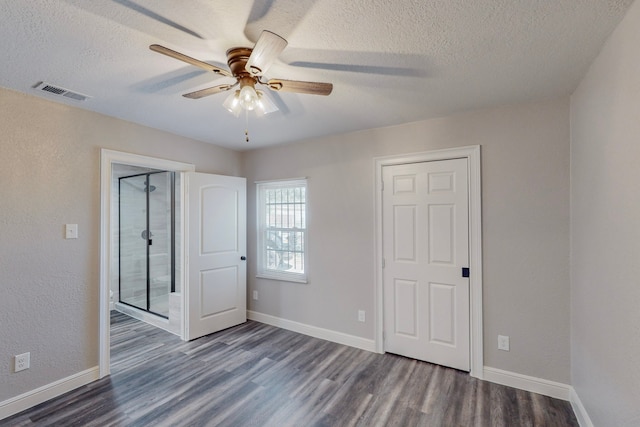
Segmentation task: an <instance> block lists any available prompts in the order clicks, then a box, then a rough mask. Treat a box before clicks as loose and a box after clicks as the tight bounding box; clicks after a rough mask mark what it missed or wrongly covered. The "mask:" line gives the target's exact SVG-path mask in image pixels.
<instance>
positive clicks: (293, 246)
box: [257, 179, 307, 283]
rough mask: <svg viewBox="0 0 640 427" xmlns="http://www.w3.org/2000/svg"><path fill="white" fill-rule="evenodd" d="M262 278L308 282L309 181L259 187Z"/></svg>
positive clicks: (277, 183) (273, 183) (260, 184)
mask: <svg viewBox="0 0 640 427" xmlns="http://www.w3.org/2000/svg"><path fill="white" fill-rule="evenodd" d="M257 197H258V204H257V205H258V277H265V278H269V279H278V280H288V281H293V282H303V283H306V282H307V259H306V250H305V248H306V245H307V218H306V216H307V215H306V214H307V208H306V206H307V180H306V179H297V180H291V181H272V182H263V183H258V184H257Z"/></svg>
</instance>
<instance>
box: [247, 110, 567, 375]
mask: <svg viewBox="0 0 640 427" xmlns="http://www.w3.org/2000/svg"><path fill="white" fill-rule="evenodd" d="M474 144H480V145H481V146H482V180H483V182H482V192H483V193H482V197H483V227H482V231H483V251H484V252H483V255H484V277H483V279H484V328H485V332H484V340H485V350H484V357H485V365H488V366H491V367H495V368H499V369H504V370H508V371H513V372H518V373H522V374H526V375H532V376H534V377H540V378H545V379H549V380H553V381H559V382H562V383H568V382H569V357H570V356H569V100H568V99H567V98H563V99H558V100H553V101H548V102H543V103H537V104H528V105H520V106H510V107H505V108H499V109H487V110H480V111H475V112H471V113H465V114H458V115H455V116H451V117H447V118H441V119H433V120H426V121H421V122H416V123H411V124H407V125H402V126H395V127H387V128H381V129H372V130H367V131H363V132H358V133H351V134H346V135H338V136H334V137H328V138H322V139H316V140H310V141H305V142H301V143H298V144H295V145H286V146H277V147H274V148H265V149H259V150H254V151H249V152H245V153H244V154H243V171H244V174H245V176H246V177H247V182H248V183H249V185H248V217H247V218H248V224H255V221H256V218H255V185H254V184H253V182H254V181H256V180H269V179H277V178H296V177H302V176H306V177H308V179H309V181H308V186H309V190H308V194H309V207H308V209H309V215H308V218H309V220H308V227H309V232H308V233H309V240H308V242H309V249H308V250H309V283H308V284H298V283H287V282H279V281H274V280H266V279H257V278H256V277H255V267H256V266H255V259H256V253H255V246H256V245H255V242H256V235H255V230H254V228H253V227H249V230H248V247H249V248H250V251H251V252H250V255H251V257H250V261H251V262H249V264H248V266H249V274H248V280H249V293H248V295H251V291H252V290H258V291H259V300H258V301H253V300H251V299H249V301H248V303H249V309H250V310H254V311H257V312H260V313H265V314H269V315H272V316H277V317H280V318H284V319H288V320H292V321H296V322H301V323H304V324H308V325H313V326H317V327H320V328H326V329H330V330H333V331H339V332H343V333H346V334H351V335H355V336H358V337H363V338H369V339H373V338H374V316H373V314H374V292H375V286H374V253H373V251H374V200H373V196H374V179H373V178H374V168H373V162H374V160H373V159H374V157H376V156H385V155H392V154H402V153H410V152H418V151H427V150H434V149H439V148H447V147H459V146H465V145H474ZM358 309H364V310H366V312H367V321H366V323H359V322H358V321H357V311H358ZM498 334H503V335H509V336H510V337H511V351H510V352H503V351H498V350H497V335H498Z"/></svg>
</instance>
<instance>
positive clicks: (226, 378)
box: [0, 312, 578, 427]
mask: <svg viewBox="0 0 640 427" xmlns="http://www.w3.org/2000/svg"><path fill="white" fill-rule="evenodd" d="M111 334H112V350H111V353H112V359H111V361H112V367H111V369H112V374H111V376H110V377H107V378H104V379H102V380H100V381H96V382H93V383H91V384H89V385H86V386H84V387H81V388H79V389H77V390H74V391H72V392H69V393H67V394H65V395H63V396H60V397H59V398H56V399H53V400H51V401H49V402H46V403H43V404H41V405H39V406H37V407H35V408H32V409H30V410H28V411H25V412H22V413H20V414H18V415H15V416H14V417H12V418H9V419H6V420H3V421H0V425H3V426H4V425H10V426H32V425H37V426H205V425H216V426H218V425H220V426H278V427H279V426H438V427H439V426H447V427H448V426H491V427H494V426H509V427H512V426H577V425H578V424H577V422H576V419H575V417H574V415H573V412H572V411H571V407H570V405H569V403H568V402H564V401H561V400H557V399H552V398H549V397H545V396H541V395H538V394H534V393H528V392H524V391H521V390H516V389H513V388H510V387H504V386H500V385H497V384H492V383H489V382H485V381H480V380H477V379H475V378H471V377H470V376H469V375H468V374H466V373H463V372H460V371H456V370H453V369H448V368H443V367H441V366H437V365H432V364H429V363H424V362H418V361H415V360H411V359H407V358H404V357H400V356H395V355H392V354H384V355H381V354H375V353H370V352H367V351H363V350H358V349H355V348H351V347H347V346H343V345H339V344H334V343H331V342H328V341H323V340H319V339H315V338H310V337H307V336H304V335H300V334H296V333H294V332H290V331H286V330H283V329H278V328H275V327H271V326H268V325H264V324H261V323H257V322H252V321H249V322H247V323H245V324H243V325H240V326H237V327H235V328H231V329H228V330H226V331H222V332H219V333H217V334H212V335H209V336H207V337H203V338H200V339H197V340H194V341H191V342H183V341H180V339H179V338H178V337H176V336H174V335H171V334H169V333H168V332H165V331H163V330H160V329H157V328H154V327H152V326H149V325H147V324H145V323H142V322H140V321H137V320H134V319H132V318H130V317H127V316H125V315H122V314H120V313H115V312H114V314H112V328H111Z"/></svg>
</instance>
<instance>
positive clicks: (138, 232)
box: [119, 175, 147, 310]
mask: <svg viewBox="0 0 640 427" xmlns="http://www.w3.org/2000/svg"><path fill="white" fill-rule="evenodd" d="M146 180H147V176H146V175H138V176H132V177H128V178H120V212H119V218H120V260H119V261H120V301H121V302H123V303H125V304H129V305H132V306H134V307H137V308H140V309H142V310H146V309H147V239H146V233H147V197H146V188H145V187H146V184H145V182H146Z"/></svg>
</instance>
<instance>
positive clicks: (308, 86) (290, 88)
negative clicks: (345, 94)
mask: <svg viewBox="0 0 640 427" xmlns="http://www.w3.org/2000/svg"><path fill="white" fill-rule="evenodd" d="M267 86H269V89H271V90H275V91H276V92H296V93H308V94H311V95H325V96H326V95H329V94H330V93H331V91H332V90H333V84H331V83H318V82H300V81H297V80H282V79H271V80H269V81H268V82H267Z"/></svg>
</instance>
